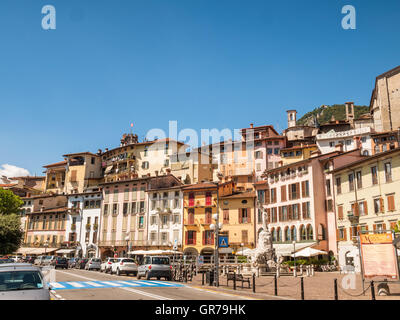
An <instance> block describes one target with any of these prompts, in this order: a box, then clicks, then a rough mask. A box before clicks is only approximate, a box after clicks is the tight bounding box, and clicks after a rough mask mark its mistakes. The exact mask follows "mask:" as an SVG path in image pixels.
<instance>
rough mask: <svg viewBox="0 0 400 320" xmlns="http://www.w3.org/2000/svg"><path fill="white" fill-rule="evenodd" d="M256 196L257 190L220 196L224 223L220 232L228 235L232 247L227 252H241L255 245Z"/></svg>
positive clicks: (220, 209)
mask: <svg viewBox="0 0 400 320" xmlns="http://www.w3.org/2000/svg"><path fill="white" fill-rule="evenodd" d="M255 198H256V195H255V192H243V193H234V194H232V195H228V196H223V197H221V198H220V201H219V203H220V206H219V221H220V223H222V225H223V226H222V230H221V232H220V233H221V234H224V235H226V236H228V243H229V249H230V250H228V251H226V253H231V252H236V253H237V254H240V252H241V251H240V250H241V249H243V248H251V249H252V248H254V247H255V243H256V229H255V226H256V221H255ZM220 251H221V249H220ZM229 251H230V252H229Z"/></svg>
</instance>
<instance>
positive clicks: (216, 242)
mask: <svg viewBox="0 0 400 320" xmlns="http://www.w3.org/2000/svg"><path fill="white" fill-rule="evenodd" d="M214 184H215V185H216V186H217V213H216V217H215V220H216V223H215V231H214V232H215V249H214V254H215V257H214V259H215V261H214V264H215V286H216V287H219V252H218V246H219V244H218V241H219V230H220V229H221V225H220V224H219V182H218V181H217V182H214Z"/></svg>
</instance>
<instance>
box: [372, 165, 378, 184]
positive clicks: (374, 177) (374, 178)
mask: <svg viewBox="0 0 400 320" xmlns="http://www.w3.org/2000/svg"><path fill="white" fill-rule="evenodd" d="M371 176H372V184H378V173H377V171H376V167H371Z"/></svg>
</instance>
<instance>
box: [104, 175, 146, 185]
mask: <svg viewBox="0 0 400 320" xmlns="http://www.w3.org/2000/svg"><path fill="white" fill-rule="evenodd" d="M150 178H151V177H145V178H136V179H129V180H120V181H111V182H102V183H99V186H104V185H111V184H120V183H130V182H135V181H146V180H149V179H150Z"/></svg>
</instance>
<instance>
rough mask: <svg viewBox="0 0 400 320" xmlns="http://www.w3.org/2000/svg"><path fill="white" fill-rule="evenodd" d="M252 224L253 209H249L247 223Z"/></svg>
mask: <svg viewBox="0 0 400 320" xmlns="http://www.w3.org/2000/svg"><path fill="white" fill-rule="evenodd" d="M250 222H251V208H247V223H250Z"/></svg>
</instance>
